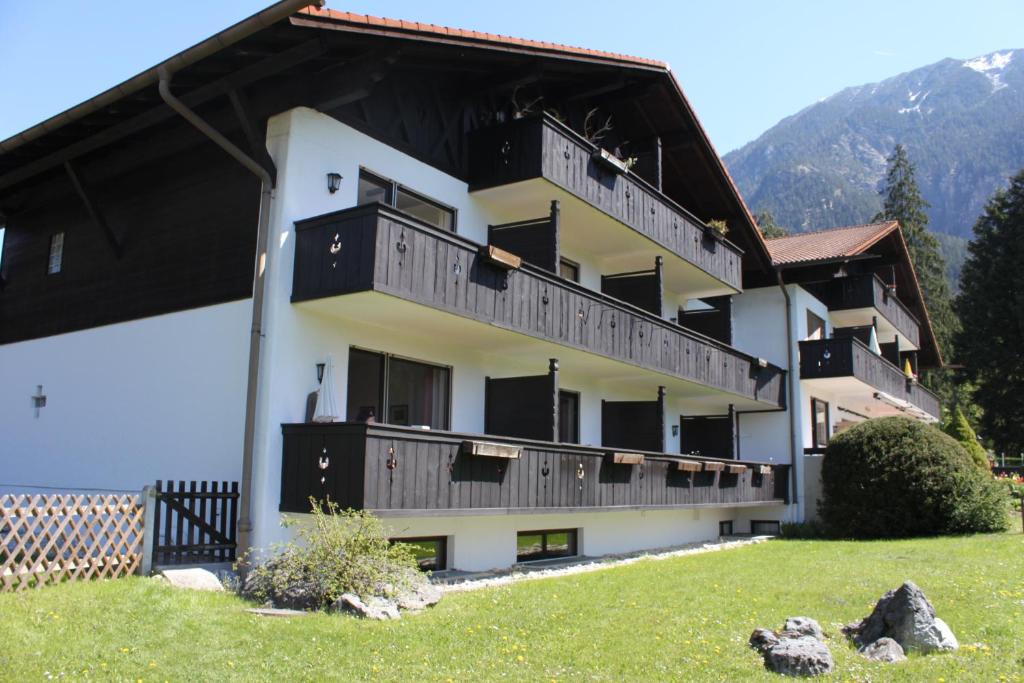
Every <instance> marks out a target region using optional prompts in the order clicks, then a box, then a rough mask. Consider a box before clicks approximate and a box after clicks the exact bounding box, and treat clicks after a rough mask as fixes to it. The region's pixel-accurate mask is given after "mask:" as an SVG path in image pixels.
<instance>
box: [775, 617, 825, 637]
mask: <svg viewBox="0 0 1024 683" xmlns="http://www.w3.org/2000/svg"><path fill="white" fill-rule="evenodd" d="M782 630H783V631H792V632H794V633H799V634H800V635H803V636H811V637H812V638H817V639H818V640H821V641H824V640H825V632H824V631H822V630H821V624H819V623H818V622H817V621H815V620H814V619H811V618H810V617H790V618H789V619H786V625H785V626H783V627H782Z"/></svg>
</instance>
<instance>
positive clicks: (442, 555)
mask: <svg viewBox="0 0 1024 683" xmlns="http://www.w3.org/2000/svg"><path fill="white" fill-rule="evenodd" d="M423 542H433V543H437V554H436V555H435V556H434V563H435V565H436V567H435V568H434V569H423V568H422V567H419V570H420V571H421V572H443V571H445V570H447V569H448V537H447V536H410V537H408V538H389V539H388V543H390V544H391V545H395V544H396V543H423ZM418 564H419V563H417V565H418Z"/></svg>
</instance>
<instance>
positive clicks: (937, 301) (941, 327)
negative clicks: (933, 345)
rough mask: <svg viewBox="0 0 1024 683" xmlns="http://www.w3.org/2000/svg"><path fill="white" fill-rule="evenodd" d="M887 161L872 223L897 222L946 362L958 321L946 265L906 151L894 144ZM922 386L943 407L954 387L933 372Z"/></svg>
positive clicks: (947, 403)
mask: <svg viewBox="0 0 1024 683" xmlns="http://www.w3.org/2000/svg"><path fill="white" fill-rule="evenodd" d="M888 162H889V169H888V171H887V172H886V176H885V187H884V188H883V189H882V192H881V194H882V197H883V199H884V202H883V210H882V212H881V213H880V214H878V215H877V216H876V217H875V220H895V221H899V223H900V227H901V228H902V230H903V237H904V239H906V241H907V249H908V251H909V252H910V260H911V262H912V263H913V264H914V271H915V272H916V273H917V280H918V282H919V283H920V285H921V291H922V293H923V294H924V303H925V306H927V308H928V315H929V317H930V318H931V323H932V330H933V331H934V332H935V338H936V341H937V342H938V345H939V349H940V350H941V352H942V355H943V358H944V359H945V360H946V361H947V362H948V361H949V359H950V358H951V357H952V356H953V352H954V351H953V340H954V337H955V335H956V332H957V329H958V328H959V321H958V320H957V317H956V313H955V312H954V310H953V300H952V296H951V294H950V291H949V281H948V280H947V279H946V262H945V260H944V259H943V258H942V252H941V251H940V250H939V241H938V239H936V237H935V235H933V234H932V233H931V232H929V231H928V213H927V209H928V202H927V201H925V199H924V197H922V196H921V191H920V190H919V189H918V187H917V181H916V180H915V178H914V164H913V163H911V161H910V157H909V156H907V150H906V148H905V147H904V146H903V145H896V148H895V149H894V150H893V152H892V156H890V157H889V159H888ZM925 384H926V385H927V386H928V387H929V388H931V389H933V390H935V391H937V392H938V393H939V396H940V398H941V399H942V402H943V404H945V405H949V404H950V403H951V400H952V390H953V387H952V380H951V378H950V377H949V373H947V372H944V371H937V372H935V371H933V372H931V373H929V374H928V375H927V377H926V378H925Z"/></svg>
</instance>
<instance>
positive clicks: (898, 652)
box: [858, 638, 907, 664]
mask: <svg viewBox="0 0 1024 683" xmlns="http://www.w3.org/2000/svg"><path fill="white" fill-rule="evenodd" d="M858 652H860V653H861V655H863V656H864V657H867V658H868V659H870V660H873V661H876V662H889V663H890V664H892V663H895V662H904V661H906V659H907V655H906V654H904V652H903V648H902V647H900V644H899V643H897V642H896V641H895V640H893V639H892V638H879V639H878V640H876V641H875V642H873V643H871V644H870V645H865V646H864V647H862V648H860V650H858Z"/></svg>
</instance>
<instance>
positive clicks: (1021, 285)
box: [956, 171, 1024, 455]
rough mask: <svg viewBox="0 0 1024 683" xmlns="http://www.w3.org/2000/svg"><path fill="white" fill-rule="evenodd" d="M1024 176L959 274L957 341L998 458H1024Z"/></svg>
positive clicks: (983, 221)
mask: <svg viewBox="0 0 1024 683" xmlns="http://www.w3.org/2000/svg"><path fill="white" fill-rule="evenodd" d="M1022 262H1024V171H1021V172H1020V173H1018V174H1017V175H1016V177H1014V178H1013V179H1012V180H1011V181H1010V187H1009V188H1008V189H1006V190H1000V191H999V192H996V193H995V195H994V196H993V197H992V199H990V200H989V203H988V205H987V206H986V207H985V213H984V214H982V216H981V217H980V218H979V219H978V222H977V223H976V224H975V225H974V239H973V240H972V241H971V243H970V245H968V256H967V261H966V262H965V263H964V267H963V271H962V275H961V287H960V296H959V298H958V299H957V310H958V311H959V313H960V318H961V321H962V323H963V327H962V329H961V331H960V333H959V334H958V335H957V339H956V343H957V349H958V352H959V359H960V360H961V361H962V362H963V364H964V366H965V370H964V371H965V373H966V374H967V375H968V376H969V377H970V378H971V379H972V380H973V381H974V382H975V384H976V390H975V392H974V399H975V401H977V403H978V404H979V405H980V406H981V408H982V410H983V412H982V414H981V428H982V434H983V435H984V436H985V437H986V439H988V440H990V441H991V442H992V445H993V446H994V448H995V450H996V452H997V453H1005V454H1007V455H1019V454H1022V453H1024V401H1022V400H1021V396H1022V392H1024V355H1022V353H1021V349H1024V278H1022V276H1021V263H1022Z"/></svg>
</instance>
